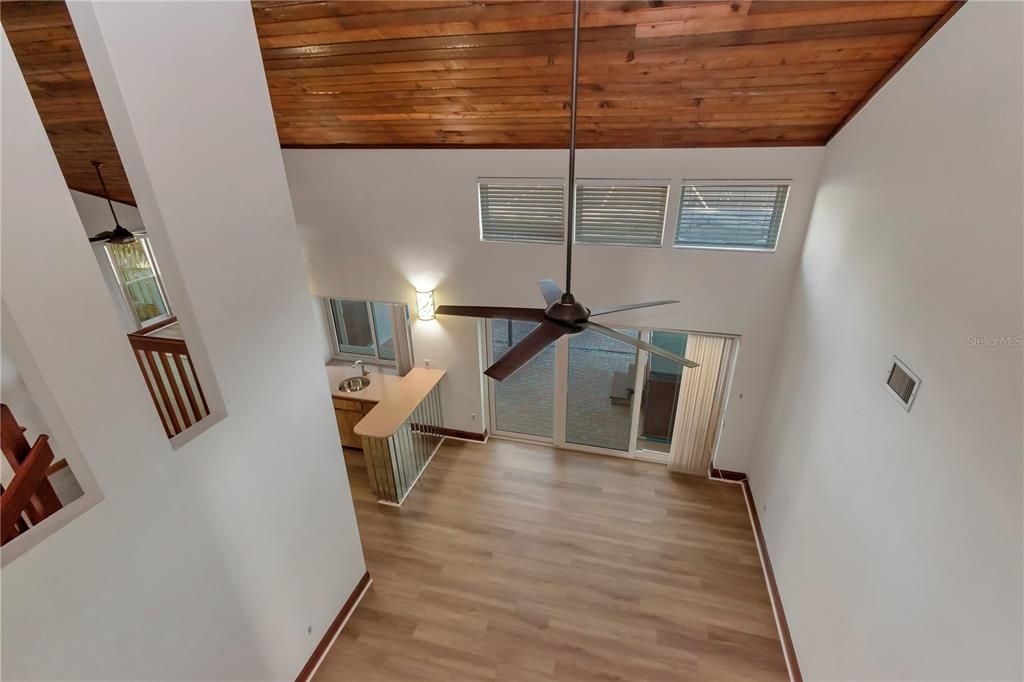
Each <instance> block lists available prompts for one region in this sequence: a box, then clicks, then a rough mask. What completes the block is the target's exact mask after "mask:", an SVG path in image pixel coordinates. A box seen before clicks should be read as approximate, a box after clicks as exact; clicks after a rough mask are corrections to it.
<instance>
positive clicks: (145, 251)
mask: <svg viewBox="0 0 1024 682" xmlns="http://www.w3.org/2000/svg"><path fill="white" fill-rule="evenodd" d="M106 248H107V256H108V257H109V258H110V265H111V267H113V269H114V275H115V276H116V277H117V282H118V284H119V285H120V287H121V295H122V296H124V300H125V302H126V303H127V304H128V309H129V310H130V311H131V313H132V317H133V318H135V323H136V324H137V325H138V326H139V327H140V328H141V327H145V326H146V325H147V324H149V323H150V322H152V321H154V320H157V319H160V318H163V317H167V316H168V315H170V314H171V308H170V306H169V305H168V304H167V297H166V295H165V294H164V288H163V284H162V282H161V281H160V274H159V268H158V267H157V265H156V260H155V259H154V258H153V252H152V250H151V249H150V248H149V242H148V240H147V239H145V238H138V239H136V240H135V241H134V242H132V243H130V244H107V245H106Z"/></svg>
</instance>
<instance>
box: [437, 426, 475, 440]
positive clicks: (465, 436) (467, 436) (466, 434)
mask: <svg viewBox="0 0 1024 682" xmlns="http://www.w3.org/2000/svg"><path fill="white" fill-rule="evenodd" d="M438 431H439V432H440V433H441V435H442V436H447V437H448V438H458V439H460V440H471V441H475V442H478V443H486V442H487V432H486V431H484V432H483V433H477V432H475V431H460V430H459V429H446V428H444V427H441V428H440V429H438Z"/></svg>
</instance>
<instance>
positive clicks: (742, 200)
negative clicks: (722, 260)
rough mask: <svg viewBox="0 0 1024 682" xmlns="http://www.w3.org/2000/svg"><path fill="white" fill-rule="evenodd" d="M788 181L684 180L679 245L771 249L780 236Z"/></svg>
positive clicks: (680, 209)
mask: <svg viewBox="0 0 1024 682" xmlns="http://www.w3.org/2000/svg"><path fill="white" fill-rule="evenodd" d="M788 195H789V185H784V184H776V183H771V184H767V183H764V184H761V183H750V184H721V185H715V184H691V185H687V184H685V183H684V184H683V194H682V197H681V198H680V200H679V222H678V224H677V225H676V236H675V245H676V246H703V247H722V248H748V249H763V250H766V251H770V250H772V249H774V248H775V244H776V242H777V241H778V239H779V227H780V226H781V225H782V213H783V211H784V210H785V208H786V198H787V196H788Z"/></svg>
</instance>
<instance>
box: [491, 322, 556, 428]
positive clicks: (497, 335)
mask: <svg viewBox="0 0 1024 682" xmlns="http://www.w3.org/2000/svg"><path fill="white" fill-rule="evenodd" d="M536 327H537V324H536V323H534V322H513V321H511V320H493V321H492V322H491V348H490V351H491V362H494V361H495V360H497V359H498V358H500V357H501V356H502V355H504V354H505V352H506V351H508V349H509V348H510V347H512V346H513V345H515V344H516V343H518V342H519V341H521V340H522V339H523V337H524V336H526V335H527V334H529V333H530V332H531V331H533V330H534V329H535V328H536ZM555 355H556V353H555V344H554V343H552V344H550V345H548V347H547V348H545V349H544V350H543V351H541V352H540V354H539V355H537V356H536V357H535V358H533V359H532V360H530V362H529V363H527V364H526V366H525V367H522V368H520V369H519V371H518V372H516V373H515V374H513V375H512V376H510V377H509V378H507V379H505V380H504V381H493V380H491V379H488V380H487V381H488V382H489V383H490V384H491V390H492V391H493V396H494V399H493V400H492V401H491V402H492V405H493V410H494V415H493V417H494V430H495V431H499V432H505V433H513V434H521V435H527V436H537V437H540V438H545V439H548V440H551V439H553V438H554V432H555V424H554V413H555V409H554V408H555Z"/></svg>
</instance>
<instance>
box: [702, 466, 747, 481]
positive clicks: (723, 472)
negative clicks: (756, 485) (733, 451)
mask: <svg viewBox="0 0 1024 682" xmlns="http://www.w3.org/2000/svg"><path fill="white" fill-rule="evenodd" d="M708 475H709V476H711V478H719V479H721V480H723V481H734V482H737V483H738V482H739V481H745V480H747V475H746V474H745V473H743V472H742V471H729V470H728V469H716V468H714V467H711V471H710V472H709V473H708Z"/></svg>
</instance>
